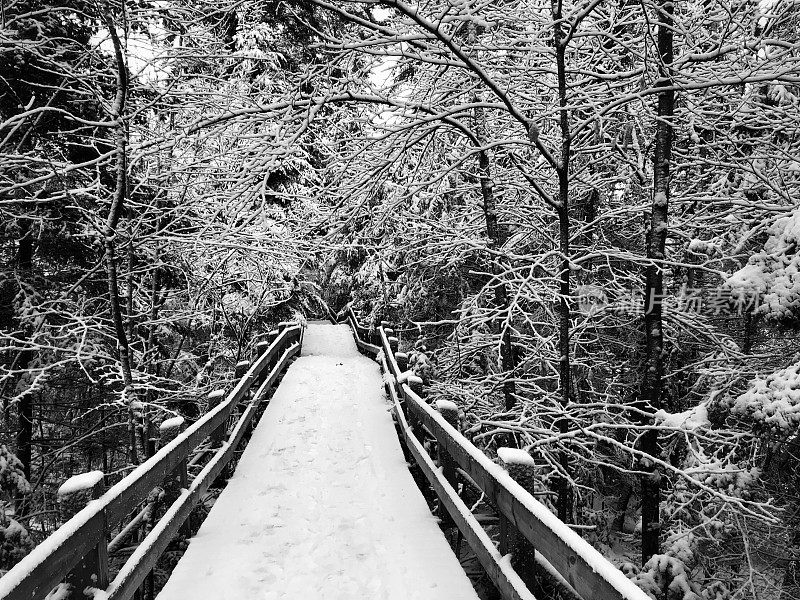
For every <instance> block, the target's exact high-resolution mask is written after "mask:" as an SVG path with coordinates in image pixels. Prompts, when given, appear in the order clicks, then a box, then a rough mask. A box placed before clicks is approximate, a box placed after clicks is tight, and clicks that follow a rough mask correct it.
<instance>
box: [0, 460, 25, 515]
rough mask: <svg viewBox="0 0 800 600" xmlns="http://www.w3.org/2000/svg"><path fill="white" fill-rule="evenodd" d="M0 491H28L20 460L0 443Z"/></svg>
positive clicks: (12, 492) (8, 492)
mask: <svg viewBox="0 0 800 600" xmlns="http://www.w3.org/2000/svg"><path fill="white" fill-rule="evenodd" d="M0 491H2V492H5V493H7V494H10V495H15V494H17V493H20V494H27V493H28V492H29V491H30V484H29V483H28V480H27V479H25V473H24V471H23V469H22V462H20V460H19V459H18V458H17V456H16V455H15V454H14V453H13V452H11V450H9V449H8V447H7V446H6V445H5V444H0ZM0 518H2V515H0Z"/></svg>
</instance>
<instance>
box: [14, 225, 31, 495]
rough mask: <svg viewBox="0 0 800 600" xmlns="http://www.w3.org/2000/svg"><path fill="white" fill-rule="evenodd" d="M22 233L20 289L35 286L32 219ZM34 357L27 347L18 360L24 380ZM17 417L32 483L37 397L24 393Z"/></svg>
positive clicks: (26, 329)
mask: <svg viewBox="0 0 800 600" xmlns="http://www.w3.org/2000/svg"><path fill="white" fill-rule="evenodd" d="M20 230H21V231H20V237H19V246H18V249H17V260H16V262H17V265H16V267H17V278H18V280H19V282H20V286H23V285H26V284H27V285H33V228H32V227H31V222H30V220H28V219H20ZM24 293H27V292H24ZM20 325H21V327H20V331H22V332H23V335H24V336H25V337H26V338H27V340H28V343H29V344H31V343H32V342H33V340H32V339H31V338H32V337H33V328H32V327H30V326H29V325H24V324H22V323H20ZM34 354H35V352H34V350H33V348H32V347H28V348H25V349H24V350H22V351H21V352H20V354H19V359H18V360H17V369H19V372H20V373H22V374H23V375H22V377H24V372H25V370H26V369H27V368H28V366H29V365H30V364H31V362H32V361H33V357H34ZM17 415H18V418H17V435H16V440H15V441H16V447H17V448H16V455H17V458H18V459H19V460H20V462H21V463H22V470H23V472H24V473H25V478H26V479H27V480H28V481H30V478H31V460H32V456H33V450H32V442H33V394H32V393H31V392H25V393H23V394H22V397H21V398H20V400H19V404H18V406H17Z"/></svg>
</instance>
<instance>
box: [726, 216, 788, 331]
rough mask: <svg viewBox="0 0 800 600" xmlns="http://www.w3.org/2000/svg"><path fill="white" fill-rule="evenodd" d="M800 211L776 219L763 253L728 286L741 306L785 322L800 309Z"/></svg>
mask: <svg viewBox="0 0 800 600" xmlns="http://www.w3.org/2000/svg"><path fill="white" fill-rule="evenodd" d="M798 242H800V210H795V211H793V212H791V213H790V214H788V215H786V216H783V217H781V218H779V219H776V220H775V222H774V223H773V224H772V226H771V227H770V228H769V238H768V239H767V241H766V243H765V244H764V248H763V250H761V251H760V252H757V253H756V254H754V255H752V256H751V257H750V259H749V260H748V261H747V264H746V265H745V266H744V267H742V268H741V269H739V270H738V271H736V272H735V273H734V274H733V275H731V276H730V277H729V278H728V279H727V280H726V282H725V285H726V286H727V287H728V288H730V290H731V292H732V293H733V294H734V296H735V297H736V298H737V301H738V302H739V303H740V304H744V305H750V306H752V307H753V308H754V312H755V313H756V314H762V315H765V316H767V317H769V318H771V319H775V320H785V319H789V318H792V317H793V316H795V315H797V314H798V309H800V255H798V253H797V245H798Z"/></svg>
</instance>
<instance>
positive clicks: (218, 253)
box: [0, 0, 800, 600]
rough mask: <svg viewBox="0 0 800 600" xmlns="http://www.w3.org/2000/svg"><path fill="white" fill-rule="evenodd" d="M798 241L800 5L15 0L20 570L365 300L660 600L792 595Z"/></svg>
mask: <svg viewBox="0 0 800 600" xmlns="http://www.w3.org/2000/svg"><path fill="white" fill-rule="evenodd" d="M799 243H800V6H798V3H797V2H796V1H795V0H683V1H680V2H676V1H674V0H426V1H425V2H415V1H413V0H259V1H256V0H216V1H215V2H206V0H182V1H175V0H65V1H64V2H61V3H54V2H51V1H50V0H3V2H2V11H0V574H2V573H3V572H4V571H7V570H8V569H10V568H11V567H12V566H13V565H14V564H16V563H17V562H18V561H19V560H21V559H22V557H24V556H25V555H26V554H28V553H29V552H30V551H31V550H32V549H33V548H34V547H35V546H36V545H37V544H39V543H41V542H42V541H43V540H44V539H46V538H47V537H48V536H49V535H50V534H51V533H52V532H53V531H54V530H55V529H56V528H58V527H59V525H61V523H62V517H61V513H60V510H59V504H58V497H57V491H58V489H59V486H60V485H61V484H62V483H63V482H64V481H65V480H66V479H67V478H69V477H70V476H72V475H75V474H79V473H83V472H87V471H92V470H99V471H102V472H103V473H104V474H105V476H106V478H107V480H108V481H111V482H114V481H119V480H120V479H122V478H123V477H124V476H125V475H127V474H128V473H130V472H131V471H132V470H133V469H134V468H135V467H136V466H137V465H139V464H140V463H142V462H143V461H144V460H146V459H147V458H148V457H149V456H152V454H153V452H154V449H153V444H152V443H151V439H152V438H153V437H154V436H156V432H157V430H158V428H159V426H160V424H161V423H162V422H164V421H167V420H169V419H172V418H174V417H176V416H181V417H183V418H185V419H187V420H188V421H190V422H191V421H192V420H194V419H197V418H198V416H200V415H202V414H204V413H205V412H206V411H207V410H208V408H209V407H208V404H207V400H206V399H207V397H208V394H209V392H211V391H213V390H215V389H218V388H221V387H224V386H225V385H228V384H229V383H230V382H231V381H233V379H234V368H235V365H236V364H237V363H238V362H239V361H241V360H242V359H244V358H247V357H249V355H250V353H251V351H252V350H253V348H254V345H255V343H256V342H257V341H258V340H259V339H261V338H262V337H263V336H264V335H265V334H266V332H268V331H270V330H271V329H272V328H273V327H274V326H275V325H276V324H277V323H279V322H284V321H300V322H301V323H305V322H306V320H311V319H318V318H322V317H325V316H326V314H327V311H328V307H330V310H332V311H333V312H334V313H336V312H338V311H340V310H341V309H343V308H344V307H346V306H348V305H349V306H352V308H353V309H354V310H355V312H356V313H358V315H359V316H360V319H361V320H362V322H363V323H365V324H367V326H368V327H371V328H373V329H374V328H375V327H378V326H379V325H380V324H381V322H388V323H392V324H393V327H394V328H395V331H396V332H398V334H399V337H400V349H401V350H405V351H406V352H413V353H414V356H415V360H414V364H413V369H414V372H415V374H416V375H417V376H419V377H420V378H421V379H422V380H423V382H424V384H425V386H426V387H427V388H428V389H430V390H431V393H435V394H436V395H437V397H439V398H447V399H449V400H451V401H453V402H454V403H455V404H456V405H457V406H458V408H459V410H460V411H461V413H462V415H463V420H464V423H465V430H464V431H465V435H466V436H467V437H468V438H469V439H470V440H471V441H472V442H473V443H474V444H476V445H477V446H478V447H480V448H481V449H483V450H484V452H485V453H486V454H487V455H488V456H490V457H495V456H496V451H497V448H498V447H500V446H507V445H509V444H511V445H514V446H516V447H518V448H520V449H524V450H525V451H527V452H528V453H529V454H530V455H531V456H532V457H533V459H534V461H535V463H536V486H537V490H538V492H539V495H538V497H539V498H540V500H541V501H542V502H544V503H545V504H547V506H549V507H550V508H551V509H552V511H553V512H554V513H555V514H556V515H557V516H558V518H559V519H561V520H562V521H564V522H565V523H568V524H571V525H572V526H574V528H575V530H576V531H578V532H579V533H580V534H581V536H582V537H583V538H584V539H586V540H588V541H589V542H590V543H591V544H592V545H593V546H594V547H595V548H597V549H598V550H599V551H600V552H601V553H602V554H603V555H604V556H605V557H606V558H608V559H609V560H611V562H612V563H613V564H615V565H616V566H617V567H618V568H620V569H621V570H622V571H623V572H624V573H625V574H626V575H627V576H628V577H629V578H630V579H631V580H633V581H634V583H636V584H637V585H638V586H639V587H640V588H641V589H642V590H643V591H644V592H646V593H647V594H649V595H650V596H651V597H652V598H653V599H655V600H734V599H765V600H772V599H774V600H792V599H796V598H800V429H798V426H800V353H799V352H798V350H797V341H796V340H797V335H798V328H800V255H798V252H797V251H798V244H799ZM212 501H213V499H212V498H210V499H209V504H210V503H211V502H212ZM130 543H134V542H130ZM134 545H135V543H134ZM129 552H130V549H129ZM174 554H175V555H176V556H177V555H179V554H180V548H179V547H178V546H176V548H175V552H174ZM175 560H177V558H175ZM166 562H169V561H168V560H167V561H166ZM164 569H165V570H168V567H166V566H165V567H164Z"/></svg>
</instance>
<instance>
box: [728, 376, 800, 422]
mask: <svg viewBox="0 0 800 600" xmlns="http://www.w3.org/2000/svg"><path fill="white" fill-rule="evenodd" d="M726 403H727V405H728V407H729V409H730V412H731V413H732V414H734V415H738V416H740V417H745V418H748V419H750V420H752V421H753V422H754V424H755V425H756V427H757V428H766V429H772V430H777V431H783V432H788V431H789V430H792V429H796V428H797V426H798V424H800V363H795V364H793V365H790V366H788V367H786V368H784V369H781V370H779V371H776V372H774V373H772V374H770V375H767V376H766V377H757V378H756V379H754V380H753V381H752V382H751V383H750V386H749V388H748V390H747V391H746V392H744V393H743V394H741V395H739V396H738V397H735V398H734V397H731V398H728V399H726Z"/></svg>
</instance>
